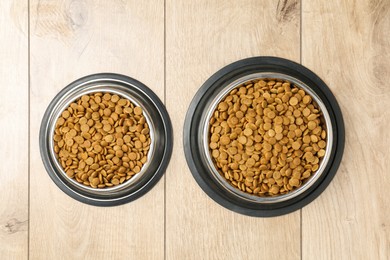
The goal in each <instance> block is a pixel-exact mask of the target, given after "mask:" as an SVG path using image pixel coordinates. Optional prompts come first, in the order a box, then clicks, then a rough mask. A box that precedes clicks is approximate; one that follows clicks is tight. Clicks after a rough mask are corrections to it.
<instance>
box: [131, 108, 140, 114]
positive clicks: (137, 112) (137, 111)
mask: <svg viewBox="0 0 390 260" xmlns="http://www.w3.org/2000/svg"><path fill="white" fill-rule="evenodd" d="M133 111H134V114H135V115H142V108H140V107H135V108H134V109H133Z"/></svg>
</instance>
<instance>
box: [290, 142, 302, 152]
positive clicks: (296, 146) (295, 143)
mask: <svg viewBox="0 0 390 260" xmlns="http://www.w3.org/2000/svg"><path fill="white" fill-rule="evenodd" d="M291 147H292V148H293V149H294V150H298V149H299V148H301V144H300V143H299V142H293V143H292V144H291Z"/></svg>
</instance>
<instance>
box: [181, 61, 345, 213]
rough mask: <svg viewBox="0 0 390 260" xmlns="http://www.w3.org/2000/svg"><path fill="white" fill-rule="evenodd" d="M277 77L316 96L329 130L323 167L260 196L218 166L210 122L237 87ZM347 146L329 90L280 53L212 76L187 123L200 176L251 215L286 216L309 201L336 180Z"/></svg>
mask: <svg viewBox="0 0 390 260" xmlns="http://www.w3.org/2000/svg"><path fill="white" fill-rule="evenodd" d="M273 79H274V80H276V81H277V80H281V81H284V82H289V83H290V84H291V86H295V87H298V88H299V89H302V90H304V91H305V93H306V95H309V96H310V97H311V98H312V100H313V101H314V102H313V103H314V104H315V105H314V106H315V107H318V110H319V111H320V112H321V117H320V121H321V125H322V126H323V129H324V130H325V131H326V139H325V140H324V141H325V142H326V147H325V154H324V155H323V156H322V157H321V158H320V160H319V163H318V169H316V170H315V171H314V172H313V173H311V175H310V177H308V178H307V179H305V180H303V181H302V183H301V184H300V185H299V186H298V187H296V188H294V189H291V190H288V191H286V192H283V194H275V195H269V194H268V195H267V194H260V195H259V194H256V195H255V194H252V190H251V189H248V190H245V188H244V187H243V188H237V184H236V183H237V182H236V183H235V184H236V185H233V184H232V179H230V181H228V179H229V175H227V172H223V171H222V170H221V168H220V167H219V168H218V167H217V166H216V161H215V160H214V159H213V156H212V154H211V151H210V146H209V144H210V127H211V125H210V120H211V119H212V117H213V115H214V113H215V112H216V111H218V105H219V104H220V103H221V101H223V100H224V99H225V98H226V97H227V95H228V94H229V93H230V92H231V91H232V90H234V89H237V88H239V87H242V86H246V85H248V84H256V83H257V82H258V81H260V80H273ZM343 148H344V124H343V119H342V116H341V112H340V108H339V106H338V104H337V101H336V99H335V98H334V96H333V95H332V93H331V92H330V90H329V88H328V87H327V86H326V85H325V83H324V82H323V81H322V80H321V79H319V78H318V77H317V76H316V75H315V74H314V73H313V72H311V71H309V70H308V69H306V68H305V67H303V66H301V65H299V64H297V63H294V62H292V61H289V60H285V59H281V58H276V57H255V58H249V59H245V60H241V61H238V62H235V63H233V64H230V65H228V66H226V67H225V68H223V69H221V70H220V71H218V72H217V73H216V74H214V75H213V76H211V77H210V78H209V79H208V80H207V81H206V82H205V83H204V85H203V86H202V87H201V88H200V90H199V91H198V93H197V94H196V96H195V97H194V99H193V101H192V103H191V105H190V108H189V110H188V112H187V117H186V121H185V126H184V149H185V154H186V159H187V163H188V165H189V167H190V169H191V172H192V174H193V176H194V178H195V180H196V181H197V182H198V184H199V185H200V186H201V188H202V189H203V190H204V191H205V192H206V193H207V194H208V195H209V196H210V197H211V198H212V199H214V200H215V201H216V202H218V203H219V204H221V205H222V206H224V207H226V208H228V209H231V210H233V211H236V212H239V213H242V214H246V215H251V216H262V217H269V216H277V215H282V214H286V213H289V212H292V211H294V210H297V209H299V208H301V207H303V206H305V205H306V204H308V203H309V202H310V201H312V200H313V199H314V198H316V197H317V196H318V195H319V194H320V193H321V192H322V191H323V190H324V189H325V188H326V186H327V185H328V184H329V182H330V181H331V179H332V178H333V176H334V174H335V173H336V171H337V168H338V166H339V164H340V160H341V157H342V153H343ZM217 156H218V153H217ZM268 170H270V169H268ZM224 174H225V175H224ZM231 178H232V177H231ZM290 188H291V187H290ZM258 190H259V189H258ZM248 191H249V192H248Z"/></svg>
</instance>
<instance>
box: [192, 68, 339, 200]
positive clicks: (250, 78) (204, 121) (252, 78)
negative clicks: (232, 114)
mask: <svg viewBox="0 0 390 260" xmlns="http://www.w3.org/2000/svg"><path fill="white" fill-rule="evenodd" d="M260 79H282V80H287V81H289V82H290V83H293V84H294V85H296V86H298V87H299V88H302V89H303V90H305V92H306V93H308V94H309V95H310V96H311V97H312V98H313V100H315V102H316V103H317V104H318V106H319V107H320V110H321V112H322V114H323V118H324V121H325V125H326V131H327V146H326V152H325V156H324V157H323V158H322V159H321V161H320V166H319V168H318V170H317V171H316V172H315V173H314V174H313V175H312V176H310V178H309V179H308V180H306V181H305V183H303V185H302V186H300V187H299V188H297V189H295V190H292V191H290V192H288V193H286V194H282V195H276V196H264V197H260V196H255V195H251V194H249V193H246V192H243V191H241V190H239V189H237V188H235V187H234V186H233V185H231V184H230V183H229V182H228V181H227V180H226V179H225V178H224V177H223V176H222V175H221V174H220V172H219V171H218V170H217V168H216V167H215V164H214V162H213V160H212V156H211V154H210V149H209V136H210V134H209V131H210V124H209V122H210V119H211V117H212V115H213V113H214V111H215V109H216V108H217V106H218V104H219V103H220V102H221V101H222V99H223V98H224V97H226V95H227V94H228V93H229V92H230V91H232V90H233V89H235V88H236V87H238V86H240V85H242V84H245V83H248V82H256V81H258V80H260ZM209 104H210V105H209V106H208V107H205V113H204V116H203V117H202V118H201V121H200V126H201V127H200V129H201V131H202V132H200V134H201V135H202V136H203V139H199V141H202V142H201V143H199V146H200V147H202V148H203V149H202V150H201V156H203V158H204V159H205V161H206V162H207V167H208V169H209V170H210V172H211V173H212V174H213V176H214V177H215V178H216V180H218V182H219V183H220V184H221V185H222V186H223V187H224V188H225V189H226V190H227V191H228V192H230V193H232V194H234V195H236V196H239V197H240V198H242V199H244V200H248V201H252V202H255V203H275V202H281V201H286V200H289V199H291V198H294V197H296V196H298V195H300V194H302V193H303V192H305V191H306V190H307V189H309V188H310V187H311V186H312V185H313V183H315V182H316V181H317V180H318V178H319V177H320V176H321V174H322V173H323V172H324V170H325V167H326V164H327V163H328V161H329V158H330V152H331V150H332V138H333V132H332V123H331V120H330V116H329V113H328V111H327V109H326V107H325V105H324V103H323V102H322V101H321V99H320V98H319V97H318V95H317V94H316V93H315V92H314V91H313V90H312V89H311V88H310V87H309V86H307V85H306V84H304V83H303V82H301V81H300V80H298V79H296V78H294V77H291V76H289V75H285V74H282V73H273V72H260V73H253V74H250V75H246V76H243V77H241V78H239V79H236V80H235V81H233V82H231V83H230V84H228V85H226V86H225V87H224V88H223V89H222V90H221V91H220V92H219V93H218V94H217V95H216V96H215V97H214V99H213V100H212V101H211V102H210V103H209Z"/></svg>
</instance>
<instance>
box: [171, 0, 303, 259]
mask: <svg viewBox="0 0 390 260" xmlns="http://www.w3.org/2000/svg"><path fill="white" fill-rule="evenodd" d="M285 4H286V6H284V5H285ZM166 19H167V22H166V23H167V25H166V30H167V33H166V37H167V38H166V41H167V45H166V48H167V50H166V58H167V65H166V66H167V67H166V69H167V74H166V81H167V86H166V89H167V93H169V94H168V95H167V108H168V111H169V113H170V116H171V118H172V122H173V128H174V129H175V130H176V131H175V132H174V140H175V146H174V151H173V157H172V162H174V163H171V164H170V166H169V169H168V171H167V175H166V184H167V185H166V193H167V194H166V199H167V202H166V203H167V208H166V214H167V217H166V244H167V245H166V247H167V248H166V250H167V252H166V254H167V259H299V257H300V214H299V211H298V212H295V213H292V214H289V215H286V216H282V217H277V218H270V219H261V218H251V217H247V216H243V215H239V214H237V213H233V212H231V211H229V210H227V209H225V208H222V207H221V206H219V205H218V204H217V203H215V202H214V201H212V200H211V199H210V198H208V197H207V195H206V194H205V193H204V192H203V191H202V190H201V188H200V187H199V186H198V185H197V183H196V182H195V180H194V179H193V177H192V175H191V173H190V171H189V169H188V167H187V165H186V161H185V158H184V154H183V146H182V141H183V140H182V128H183V123H184V117H185V112H186V111H187V108H188V106H189V104H190V101H191V99H192V97H193V96H194V95H195V93H196V91H197V90H198V89H199V87H200V86H201V85H202V83H203V82H204V81H205V80H206V79H207V78H208V77H209V76H211V75H212V74H213V73H214V72H216V71H217V70H218V69H220V68H221V67H223V66H225V65H227V64H229V63H231V62H233V61H236V60H239V59H242V58H246V57H250V56H257V55H273V56H281V57H285V58H289V59H292V60H295V61H298V62H299V56H300V34H299V21H300V3H299V2H296V1H290V2H289V3H286V2H285V1H280V3H278V2H277V1H241V2H240V3H239V4H238V3H237V1H206V0H201V1H189V2H188V1H187V2H185V3H184V2H183V1H177V0H168V1H167V6H166ZM172 93H174V94H172Z"/></svg>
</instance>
